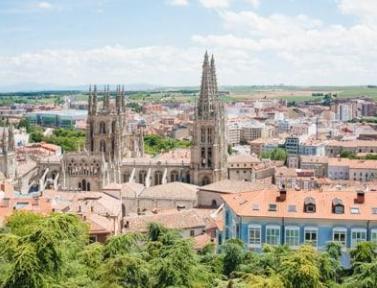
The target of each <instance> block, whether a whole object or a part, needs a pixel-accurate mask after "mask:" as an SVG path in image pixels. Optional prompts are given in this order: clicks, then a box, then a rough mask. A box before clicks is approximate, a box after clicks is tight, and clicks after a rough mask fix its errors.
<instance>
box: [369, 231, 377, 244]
mask: <svg viewBox="0 0 377 288" xmlns="http://www.w3.org/2000/svg"><path fill="white" fill-rule="evenodd" d="M373 234H375V237H373ZM373 238H374V239H373ZM370 241H371V242H374V243H377V228H372V229H370Z"/></svg>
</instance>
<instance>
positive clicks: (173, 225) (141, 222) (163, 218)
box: [124, 209, 206, 232]
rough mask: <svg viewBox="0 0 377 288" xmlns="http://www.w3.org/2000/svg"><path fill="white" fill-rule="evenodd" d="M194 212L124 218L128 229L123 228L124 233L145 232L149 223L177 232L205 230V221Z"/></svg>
mask: <svg viewBox="0 0 377 288" xmlns="http://www.w3.org/2000/svg"><path fill="white" fill-rule="evenodd" d="M196 210H198V209H188V210H186V209H183V210H180V211H178V210H165V211H162V212H161V213H158V214H151V215H138V216H130V217H125V218H124V223H128V228H124V232H146V231H147V229H148V224H149V223H160V224H162V225H164V226H165V227H166V228H169V229H177V230H185V229H194V228H203V229H205V227H206V221H205V219H203V217H202V216H201V215H200V214H199V213H198V212H197V211H196Z"/></svg>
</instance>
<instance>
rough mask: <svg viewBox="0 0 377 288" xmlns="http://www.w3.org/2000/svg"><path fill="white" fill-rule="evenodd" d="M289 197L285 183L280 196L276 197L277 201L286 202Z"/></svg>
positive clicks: (280, 190)
mask: <svg viewBox="0 0 377 288" xmlns="http://www.w3.org/2000/svg"><path fill="white" fill-rule="evenodd" d="M286 199H287V190H286V189H285V185H284V184H283V185H282V186H281V188H280V189H279V196H278V197H276V202H284V201H285V200H286Z"/></svg>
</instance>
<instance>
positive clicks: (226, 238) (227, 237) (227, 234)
mask: <svg viewBox="0 0 377 288" xmlns="http://www.w3.org/2000/svg"><path fill="white" fill-rule="evenodd" d="M229 234H230V233H229V228H228V227H226V228H225V240H228V239H229V238H230V235H229Z"/></svg>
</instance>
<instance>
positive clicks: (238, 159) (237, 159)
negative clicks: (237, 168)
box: [228, 154, 261, 168]
mask: <svg viewBox="0 0 377 288" xmlns="http://www.w3.org/2000/svg"><path fill="white" fill-rule="evenodd" d="M260 162H261V160H260V159H259V158H258V157H257V156H255V155H251V154H235V155H232V156H229V157H228V163H229V164H234V163H260ZM241 168H242V167H241Z"/></svg>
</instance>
